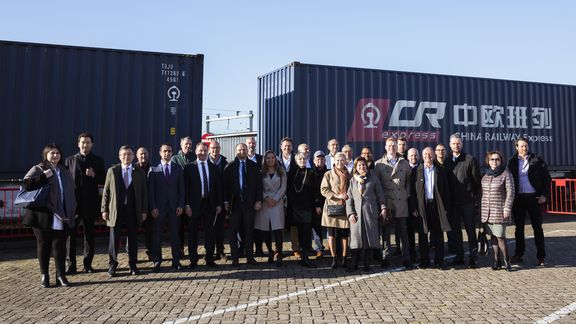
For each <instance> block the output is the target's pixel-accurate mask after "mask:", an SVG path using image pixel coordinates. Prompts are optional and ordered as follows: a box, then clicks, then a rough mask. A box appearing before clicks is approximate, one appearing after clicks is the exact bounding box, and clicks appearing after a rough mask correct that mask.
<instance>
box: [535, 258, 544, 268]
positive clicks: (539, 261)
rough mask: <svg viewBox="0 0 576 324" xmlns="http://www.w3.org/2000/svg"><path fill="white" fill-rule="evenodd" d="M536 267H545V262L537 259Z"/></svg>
mask: <svg viewBox="0 0 576 324" xmlns="http://www.w3.org/2000/svg"><path fill="white" fill-rule="evenodd" d="M536 265H537V266H539V267H545V266H546V260H544V258H539V259H538V263H537V264H536Z"/></svg>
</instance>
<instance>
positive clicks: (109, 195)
mask: <svg viewBox="0 0 576 324" xmlns="http://www.w3.org/2000/svg"><path fill="white" fill-rule="evenodd" d="M123 185H124V180H123V179H122V165H121V164H116V165H114V166H112V167H110V168H108V172H107V173H106V181H105V182H104V191H103V192H102V205H101V206H100V211H101V212H102V213H108V220H107V221H106V225H107V226H108V227H114V226H116V220H117V219H118V208H119V207H120V204H118V194H119V192H120V186H123ZM132 185H133V186H134V195H135V196H136V201H135V206H134V207H135V209H136V210H135V211H136V218H137V220H138V224H139V225H141V224H142V214H143V213H146V212H148V187H147V185H146V175H145V174H144V171H142V169H139V168H133V170H132Z"/></svg>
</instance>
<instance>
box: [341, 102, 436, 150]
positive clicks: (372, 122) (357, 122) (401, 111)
mask: <svg viewBox="0 0 576 324" xmlns="http://www.w3.org/2000/svg"><path fill="white" fill-rule="evenodd" d="M390 101H391V100H390V99H372V98H362V99H360V100H359V101H358V103H357V104H356V111H355V114H354V121H353V122H352V126H351V127H350V130H349V131H348V136H347V138H346V139H347V141H348V142H369V141H376V142H381V141H384V140H386V138H388V137H396V138H398V137H405V138H406V139H407V140H408V141H412V142H434V141H436V140H437V139H438V137H439V135H440V134H439V131H437V130H431V131H427V130H420V129H418V128H419V127H421V126H422V122H423V120H424V118H426V119H428V123H429V124H430V126H431V127H434V128H440V120H442V119H443V118H444V115H445V111H446V103H445V102H431V101H422V102H420V103H419V104H418V105H416V104H417V102H416V101H415V100H397V101H396V103H395V104H394V108H393V109H392V112H391V114H390V118H389V122H388V127H390V128H392V129H384V125H385V123H384V122H385V121H386V119H388V111H389V109H390ZM416 107H417V108H416ZM410 110H415V113H414V114H413V115H414V118H407V117H405V116H408V115H411V114H410V113H405V112H409V111H410ZM408 127H411V128H412V129H407V128H408Z"/></svg>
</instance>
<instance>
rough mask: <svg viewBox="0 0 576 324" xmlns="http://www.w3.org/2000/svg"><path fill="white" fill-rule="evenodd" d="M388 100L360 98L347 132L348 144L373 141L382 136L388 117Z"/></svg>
mask: <svg viewBox="0 0 576 324" xmlns="http://www.w3.org/2000/svg"><path fill="white" fill-rule="evenodd" d="M389 107H390V99H372V98H362V99H360V100H358V103H357V104H356V112H355V113H354V121H353V122H352V126H351V127H350V130H349V131H348V136H347V137H346V140H347V141H348V142H366V141H373V140H376V139H377V138H379V137H380V135H381V134H382V127H383V126H384V120H385V119H386V116H388V109H389Z"/></svg>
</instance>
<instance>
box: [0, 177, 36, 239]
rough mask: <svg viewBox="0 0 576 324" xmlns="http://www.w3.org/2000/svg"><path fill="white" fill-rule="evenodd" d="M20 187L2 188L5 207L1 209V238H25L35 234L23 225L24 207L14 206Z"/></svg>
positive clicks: (0, 197)
mask: <svg viewBox="0 0 576 324" xmlns="http://www.w3.org/2000/svg"><path fill="white" fill-rule="evenodd" d="M19 190H20V188H18V187H10V188H0V199H1V200H3V201H4V207H3V208H2V209H0V239H9V238H24V237H30V236H33V233H32V230H31V229H30V228H26V227H24V226H23V225H22V214H23V211H22V208H17V207H14V198H16V194H18V191H19Z"/></svg>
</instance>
